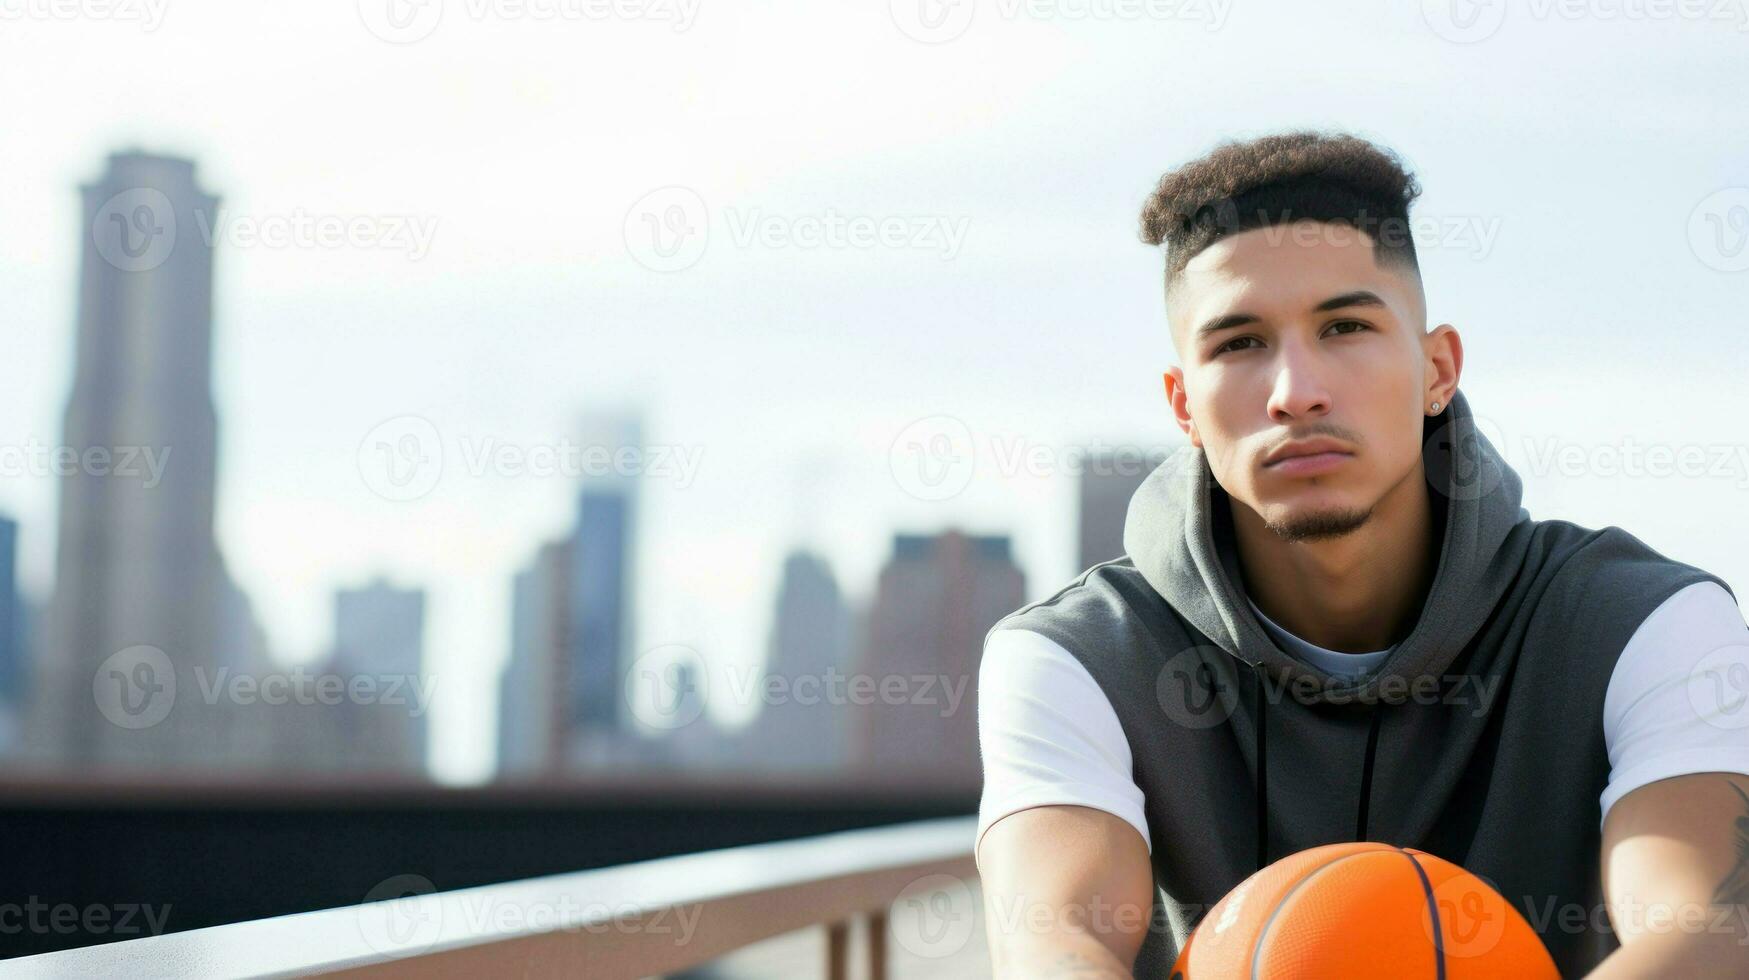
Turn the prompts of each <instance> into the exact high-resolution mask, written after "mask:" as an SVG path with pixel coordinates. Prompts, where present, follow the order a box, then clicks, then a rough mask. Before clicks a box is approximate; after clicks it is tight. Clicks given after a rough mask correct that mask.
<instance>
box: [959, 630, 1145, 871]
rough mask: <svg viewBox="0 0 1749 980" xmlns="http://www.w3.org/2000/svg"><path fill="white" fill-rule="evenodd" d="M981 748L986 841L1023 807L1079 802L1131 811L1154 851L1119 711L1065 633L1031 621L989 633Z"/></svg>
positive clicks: (981, 686) (981, 821) (1130, 818)
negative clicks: (1054, 635)
mask: <svg viewBox="0 0 1749 980" xmlns="http://www.w3.org/2000/svg"><path fill="white" fill-rule="evenodd" d="M978 752H979V755H980V756H981V757H982V760H983V767H984V787H983V794H982V796H981V798H980V800H979V803H978V832H977V838H976V840H977V841H978V842H982V841H983V839H984V832H985V831H986V830H988V829H989V828H990V825H991V824H994V823H995V822H996V821H998V820H1000V819H1002V818H1003V817H1005V816H1007V815H1009V814H1011V813H1014V812H1016V811H1019V810H1025V809H1028V808H1030V807H1035V806H1047V805H1053V804H1075V805H1079V806H1086V807H1093V808H1094V809H1098V810H1104V811H1106V812H1107V813H1111V814H1114V815H1115V816H1118V817H1121V818H1122V819H1123V820H1125V821H1127V822H1128V823H1129V824H1130V825H1131V826H1133V827H1135V828H1136V832H1137V833H1139V834H1141V835H1142V843H1143V844H1144V845H1146V846H1147V847H1148V852H1149V853H1150V854H1152V853H1153V843H1152V841H1150V840H1149V838H1148V821H1147V817H1146V815H1145V813H1144V811H1143V805H1142V804H1143V796H1142V791H1141V788H1140V787H1138V786H1137V785H1136V784H1135V779H1134V776H1133V775H1132V768H1131V766H1132V763H1131V756H1130V746H1129V740H1128V739H1127V738H1125V736H1124V733H1123V728H1122V726H1121V725H1119V723H1118V720H1117V712H1116V711H1114V710H1113V709H1112V706H1111V702H1110V701H1109V700H1108V699H1107V698H1106V696H1105V693H1104V692H1103V691H1102V690H1100V688H1099V684H1098V682H1097V681H1095V680H1094V679H1093V675H1092V674H1090V673H1088V672H1087V668H1086V667H1085V666H1083V665H1082V664H1081V662H1080V661H1079V660H1077V659H1075V657H1074V655H1073V654H1071V653H1069V651H1067V650H1065V649H1063V647H1062V646H1061V645H1060V644H1058V643H1057V642H1056V641H1054V640H1052V639H1050V638H1049V637H1046V636H1044V635H1043V634H1040V633H1035V632H1032V631H1031V630H1022V629H999V630H993V631H992V632H991V633H990V634H989V637H988V638H987V639H986V641H985V644H984V655H983V658H982V660H981V661H980V662H979V664H978ZM976 846H977V845H976V843H974V844H973V847H974V855H975V853H976V851H975V848H976Z"/></svg>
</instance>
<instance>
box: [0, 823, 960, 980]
mask: <svg viewBox="0 0 1749 980" xmlns="http://www.w3.org/2000/svg"><path fill="white" fill-rule="evenodd" d="M976 822H977V821H976V818H975V817H951V818H946V819H939V820H920V821H915V822H911V823H904V824H897V825H893V826H887V827H876V828H871V829H866V830H851V831H844V832H841V833H834V834H823V835H820V836H817V837H807V838H803V839H800V840H792V841H777V842H774V843H768V844H752V845H748V846H744V847H731V848H724V849H721V850H715V851H703V852H699V853H695V854H684V855H679V856H676V857H667V858H657V859H655V860H650V861H638V862H634V863H631V864H622V865H617V866H615V867H611V868H600V869H597V870H593V871H580V872H574V873H571V874H560V875H550V876H547V877H542V878H529V879H526V880H523V881H514V882H506V883H504V884H498V885H486V886H482V887H479V888H464V889H459V890H456V891H448V892H434V891H433V890H432V889H431V886H430V883H429V882H427V881H425V879H423V878H420V877H418V876H417V875H402V876H400V877H398V878H392V879H389V880H388V881H385V882H383V883H382V884H381V885H379V886H378V888H376V889H373V890H372V896H381V899H382V900H379V901H369V902H365V903H363V904H360V905H356V906H346V907H342V908H334V909H324V910H321V911H317V912H303V913H298V914H295V915H284V916H276V917H274V918H270V919H258V920H255V921H252V922H239V923H234V924H232V925H224V926H214V927H211V928H207V929H194V930H190V931H188V932H181V933H172V934H170V935H165V936H152V937H148V938H144V939H134V940H128V941H124V942H116V943H109V944H107V945H101V946H91V947H86V948H83V949H75V950H67V951H63V952H57V953H45V954H41V955H37V956H27V957H21V958H19V959H15V960H9V961H6V962H5V963H4V967H5V972H6V975H7V976H24V977H90V976H126V977H290V976H347V977H359V978H377V977H400V976H420V977H436V978H445V977H456V978H469V980H472V978H474V977H480V976H518V977H542V976H555V977H556V976H566V977H589V978H597V977H601V978H614V977H631V978H635V977H647V976H650V975H652V974H663V973H670V972H674V971H677V970H683V969H686V968H689V967H693V966H698V965H700V964H703V963H707V962H709V961H711V960H713V959H716V958H717V957H719V956H722V955H724V954H726V953H729V952H733V951H734V950H736V949H739V948H741V947H743V946H747V945H749V944H751V943H755V942H758V941H760V940H763V939H769V938H772V937H774V936H780V935H783V934H785V933H788V932H793V931H795V930H797V929H801V928H805V927H807V926H811V925H820V924H825V925H827V926H828V947H827V948H828V963H827V972H828V975H829V976H832V977H842V976H843V975H844V973H845V963H844V960H845V956H846V952H845V950H846V945H847V944H846V941H845V939H846V935H847V932H846V929H845V923H846V922H847V920H849V919H851V918H853V917H856V916H859V915H866V916H868V917H869V925H870V929H869V936H870V943H869V955H870V976H871V977H873V978H875V980H881V978H882V977H883V975H884V972H885V970H884V964H885V960H886V956H885V945H886V935H885V920H886V910H887V909H888V907H889V906H891V905H892V904H893V902H894V901H896V900H897V899H898V898H899V897H900V896H901V894H902V893H905V892H906V890H907V889H908V888H911V887H914V886H916V885H918V884H919V882H920V881H921V880H922V879H927V878H930V877H931V876H935V875H947V876H954V877H957V878H960V879H963V880H969V879H971V878H973V877H975V876H976V873H977V872H976V868H975V865H974V862H973V859H972V842H973V834H974V832H975V828H976ZM268 873H271V872H268ZM367 897H371V896H367Z"/></svg>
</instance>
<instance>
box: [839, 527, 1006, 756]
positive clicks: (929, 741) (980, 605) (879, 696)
mask: <svg viewBox="0 0 1749 980" xmlns="http://www.w3.org/2000/svg"><path fill="white" fill-rule="evenodd" d="M1025 591H1026V586H1025V577H1024V575H1023V574H1022V573H1021V571H1020V568H1019V566H1017V565H1016V564H1015V563H1014V558H1013V556H1012V554H1010V548H1009V542H1008V538H1007V537H1006V536H981V535H967V534H963V533H961V532H959V531H957V530H950V531H947V532H944V533H942V534H939V535H933V536H931V535H917V534H899V535H895V536H894V538H893V556H892V558H891V559H890V560H889V561H888V562H887V565H886V567H885V568H883V569H882V570H881V575H880V584H879V586H878V587H877V591H876V594H875V600H874V604H873V606H872V607H871V608H870V610H869V616H868V636H867V638H866V641H865V645H864V648H863V651H862V657H861V663H860V665H859V668H858V674H859V675H862V676H866V677H868V678H869V680H868V681H867V682H864V686H865V693H864V695H863V699H864V700H865V701H867V702H869V703H868V704H867V705H866V706H865V707H861V708H860V709H859V711H858V714H859V715H860V717H861V724H860V725H859V726H858V735H859V736H860V739H859V746H858V752H857V761H858V763H859V764H861V765H862V766H866V767H872V768H873V769H875V770H878V771H880V772H882V773H883V774H885V775H889V776H898V777H910V776H915V777H917V778H919V779H931V780H941V781H958V782H962V783H964V784H965V785H968V786H972V785H976V784H977V781H978V779H979V778H980V776H981V773H982V768H981V766H980V764H979V759H978V704H977V673H978V659H979V657H980V656H982V654H983V647H984V634H986V633H988V632H989V630H990V627H991V626H994V625H995V624H996V621H997V620H998V619H1001V618H1002V617H1003V616H1004V615H1006V614H1008V613H1010V612H1012V611H1014V610H1015V609H1017V608H1019V606H1020V605H1021V602H1022V601H1023V600H1024V598H1025ZM868 685H872V687H869V686H868ZM853 690H854V688H853Z"/></svg>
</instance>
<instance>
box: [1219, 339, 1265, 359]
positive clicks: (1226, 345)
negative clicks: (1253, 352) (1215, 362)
mask: <svg viewBox="0 0 1749 980" xmlns="http://www.w3.org/2000/svg"><path fill="white" fill-rule="evenodd" d="M1256 339H1257V338H1256V337H1234V338H1233V339H1232V340H1229V341H1227V342H1226V343H1224V344H1222V345H1221V346H1219V347H1216V348H1215V351H1214V356H1216V357H1219V356H1221V352H1222V351H1227V350H1242V349H1243V348H1239V347H1234V346H1233V345H1234V344H1237V343H1239V342H1241V341H1245V340H1256Z"/></svg>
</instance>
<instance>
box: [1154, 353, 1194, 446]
mask: <svg viewBox="0 0 1749 980" xmlns="http://www.w3.org/2000/svg"><path fill="white" fill-rule="evenodd" d="M1163 377H1164V379H1165V381H1166V403H1167V404H1168V405H1170V406H1171V407H1172V419H1173V421H1175V422H1177V423H1178V427H1179V428H1180V429H1182V430H1184V434H1185V435H1187V436H1189V437H1190V444H1191V445H1193V446H1195V447H1197V448H1198V449H1201V448H1202V437H1201V436H1198V435H1197V434H1196V420H1195V419H1193V418H1191V417H1190V399H1189V396H1188V393H1187V392H1186V391H1185V390H1184V369H1183V368H1181V367H1179V366H1178V365H1176V364H1174V365H1172V366H1171V367H1169V368H1167V369H1166V373H1165V375H1164V376H1163Z"/></svg>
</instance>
